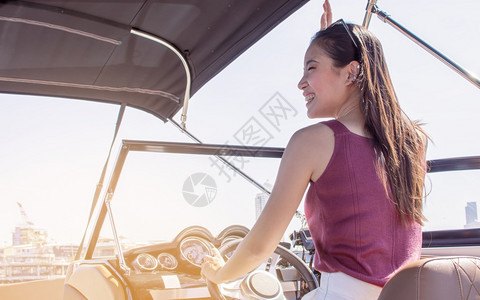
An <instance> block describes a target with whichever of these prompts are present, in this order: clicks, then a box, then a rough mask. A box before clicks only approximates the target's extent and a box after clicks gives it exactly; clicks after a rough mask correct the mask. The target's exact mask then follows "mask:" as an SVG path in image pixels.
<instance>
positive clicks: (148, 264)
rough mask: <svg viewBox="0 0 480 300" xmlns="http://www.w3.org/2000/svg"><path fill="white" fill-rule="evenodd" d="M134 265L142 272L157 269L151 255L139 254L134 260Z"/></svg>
mask: <svg viewBox="0 0 480 300" xmlns="http://www.w3.org/2000/svg"><path fill="white" fill-rule="evenodd" d="M134 265H135V267H138V268H139V269H140V270H142V271H153V270H155V269H156V268H157V267H158V262H157V260H156V259H155V257H154V256H153V255H151V254H148V253H141V254H139V255H138V256H137V258H135V261H134Z"/></svg>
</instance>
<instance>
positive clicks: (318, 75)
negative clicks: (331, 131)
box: [298, 44, 345, 118]
mask: <svg viewBox="0 0 480 300" xmlns="http://www.w3.org/2000/svg"><path fill="white" fill-rule="evenodd" d="M298 88H299V89H301V90H302V91H303V96H304V97H305V101H306V106H307V115H308V117H309V118H329V117H336V116H337V113H338V111H339V110H340V108H341V106H342V104H343V102H344V101H345V74H344V72H343V70H342V68H337V67H334V65H333V60H332V59H331V58H330V57H328V56H327V55H326V54H325V52H324V51H323V50H322V49H321V48H320V47H319V46H317V45H315V44H312V45H310V47H308V49H307V52H306V53H305V60H304V71H303V77H302V79H300V82H299V83H298Z"/></svg>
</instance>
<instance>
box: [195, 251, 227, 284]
mask: <svg viewBox="0 0 480 300" xmlns="http://www.w3.org/2000/svg"><path fill="white" fill-rule="evenodd" d="M224 265H225V261H224V260H223V258H222V256H221V255H220V252H218V250H217V249H216V248H214V249H213V256H209V255H206V256H205V257H204V258H203V264H202V271H201V274H202V277H203V278H205V279H208V280H210V281H211V282H213V283H216V284H219V283H222V282H224V281H225V280H222V279H221V277H220V272H219V270H220V269H222V267H223V266H224Z"/></svg>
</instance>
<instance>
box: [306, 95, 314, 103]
mask: <svg viewBox="0 0 480 300" xmlns="http://www.w3.org/2000/svg"><path fill="white" fill-rule="evenodd" d="M313 98H315V95H313V94H310V95H307V96H305V102H307V103H309V102H310V101H312V100H313Z"/></svg>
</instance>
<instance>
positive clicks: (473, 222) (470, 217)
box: [464, 202, 480, 228]
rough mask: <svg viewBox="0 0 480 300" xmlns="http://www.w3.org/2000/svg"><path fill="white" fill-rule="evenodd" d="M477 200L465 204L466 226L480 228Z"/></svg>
mask: <svg viewBox="0 0 480 300" xmlns="http://www.w3.org/2000/svg"><path fill="white" fill-rule="evenodd" d="M477 212H478V211H477V202H467V206H465V219H466V223H465V226H464V227H465V228H479V227H480V222H478V213H477Z"/></svg>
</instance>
